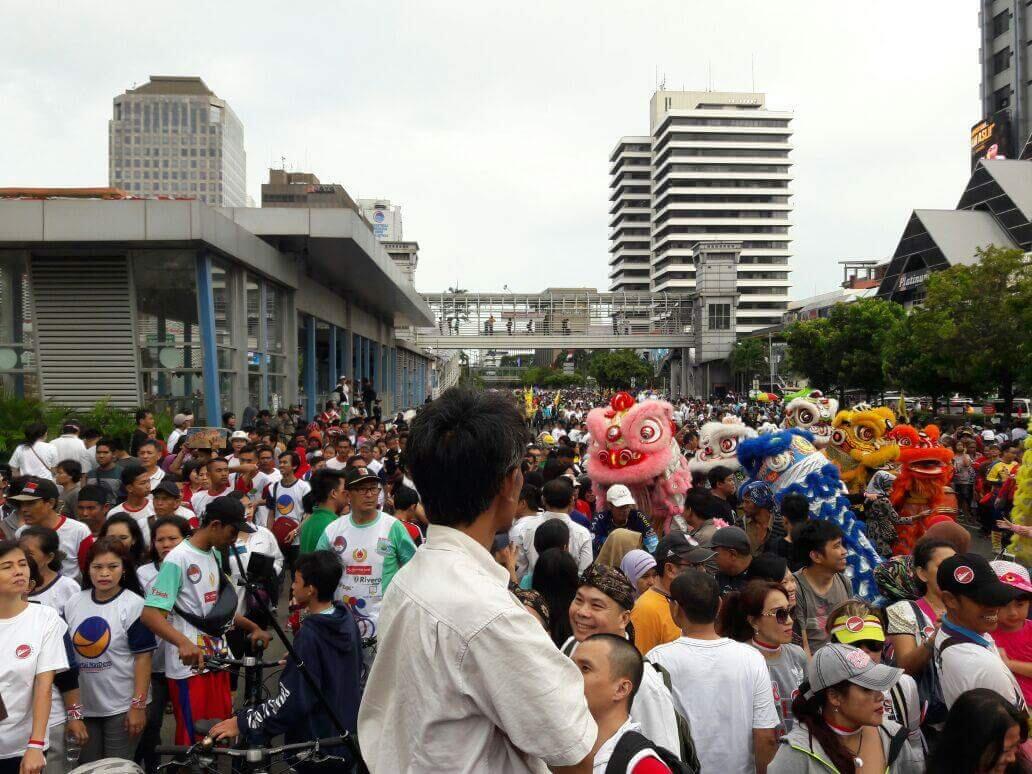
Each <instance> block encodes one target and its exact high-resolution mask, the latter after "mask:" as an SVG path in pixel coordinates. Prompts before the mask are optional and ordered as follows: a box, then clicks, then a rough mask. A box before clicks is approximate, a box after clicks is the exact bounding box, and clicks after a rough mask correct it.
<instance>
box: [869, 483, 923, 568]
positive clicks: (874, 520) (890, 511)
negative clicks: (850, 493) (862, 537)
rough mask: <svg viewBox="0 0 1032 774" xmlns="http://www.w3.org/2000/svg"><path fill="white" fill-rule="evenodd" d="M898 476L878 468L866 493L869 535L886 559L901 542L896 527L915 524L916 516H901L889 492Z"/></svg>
mask: <svg viewBox="0 0 1032 774" xmlns="http://www.w3.org/2000/svg"><path fill="white" fill-rule="evenodd" d="M895 480H896V477H895V476H894V475H892V474H891V473H889V471H887V470H876V471H875V472H874V475H873V476H871V480H870V481H868V482H867V490H866V491H865V492H864V495H865V496H866V498H867V502H866V504H865V506H864V515H865V516H866V517H867V537H869V538H870V539H871V542H872V543H874V547H875V549H876V550H877V551H878V553H879V554H881V555H882V556H884V557H885V558H886V559H887V558H889V557H890V556H892V546H893V545H895V544H896V543H897V542H899V533H898V531H897V530H896V527H897V526H898V525H900V524H913V523H914V518H915V517H908V516H900V515H899V514H898V513H896V509H895V508H893V507H892V502H891V501H890V500H889V493H890V492H891V491H892V484H893V482H894V481H895Z"/></svg>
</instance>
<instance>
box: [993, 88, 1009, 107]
mask: <svg viewBox="0 0 1032 774" xmlns="http://www.w3.org/2000/svg"><path fill="white" fill-rule="evenodd" d="M1010 100H1011V87H1010V85H1007V86H1004V87H1003V88H1002V89H997V90H996V91H994V92H993V112H994V113H995V112H996V111H998V110H1006V109H1007V108H1009V107H1010Z"/></svg>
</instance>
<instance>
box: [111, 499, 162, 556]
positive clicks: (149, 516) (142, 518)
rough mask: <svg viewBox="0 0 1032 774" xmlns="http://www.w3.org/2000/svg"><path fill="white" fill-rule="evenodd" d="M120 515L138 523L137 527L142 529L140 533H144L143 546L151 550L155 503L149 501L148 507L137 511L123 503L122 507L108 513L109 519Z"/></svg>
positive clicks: (145, 506) (117, 506)
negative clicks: (151, 530)
mask: <svg viewBox="0 0 1032 774" xmlns="http://www.w3.org/2000/svg"><path fill="white" fill-rule="evenodd" d="M118 513H124V514H125V515H126V516H129V517H130V518H131V519H133V521H135V522H136V525H137V526H138V527H139V528H140V532H142V533H143V544H144V545H145V546H147V547H148V548H149V547H150V528H151V523H152V522H153V521H154V519H155V513H154V503H153V502H151V501H150V500H148V501H147V504H146V505H144V506H143V507H142V508H136V509H134V508H131V507H130V506H128V505H126V503H122V504H120V505H116V506H115V507H114V508H112V509H111V510H110V511H108V513H107V518H109V519H110V518H111V517H112V516H114V515H115V514H118Z"/></svg>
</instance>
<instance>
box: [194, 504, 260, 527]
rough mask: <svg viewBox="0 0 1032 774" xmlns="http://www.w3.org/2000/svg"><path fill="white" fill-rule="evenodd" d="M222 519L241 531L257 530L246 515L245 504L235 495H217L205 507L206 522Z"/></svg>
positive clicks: (221, 520) (224, 522)
mask: <svg viewBox="0 0 1032 774" xmlns="http://www.w3.org/2000/svg"><path fill="white" fill-rule="evenodd" d="M211 521H220V522H222V523H223V524H232V525H234V526H235V527H237V529H239V530H240V531H241V532H257V530H256V529H255V528H254V525H253V524H250V523H248V521H247V518H246V517H245V516H244V504H243V503H242V502H240V501H239V500H237V499H236V498H235V497H228V496H223V497H216V498H215V499H214V500H212V501H211V502H210V503H208V505H207V507H206V508H205V509H204V523H205V524H207V523H208V522H211Z"/></svg>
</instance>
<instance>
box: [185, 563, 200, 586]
mask: <svg viewBox="0 0 1032 774" xmlns="http://www.w3.org/2000/svg"><path fill="white" fill-rule="evenodd" d="M203 574H204V573H202V572H201V568H200V567H198V566H197V565H196V564H191V565H190V566H189V567H187V568H186V579H187V580H188V581H190V583H195V584H196V583H200V582H201V576H202V575H203Z"/></svg>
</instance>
